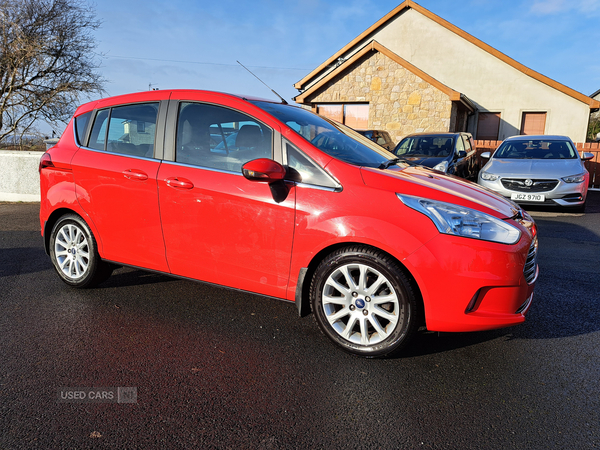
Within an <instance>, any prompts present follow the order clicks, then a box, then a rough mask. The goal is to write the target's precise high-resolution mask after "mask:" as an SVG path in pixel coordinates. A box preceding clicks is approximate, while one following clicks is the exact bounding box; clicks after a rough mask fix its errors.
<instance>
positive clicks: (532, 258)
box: [523, 236, 538, 284]
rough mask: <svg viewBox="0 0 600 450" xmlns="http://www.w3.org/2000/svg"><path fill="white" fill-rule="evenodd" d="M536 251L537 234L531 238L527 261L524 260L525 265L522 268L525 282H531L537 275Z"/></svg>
mask: <svg viewBox="0 0 600 450" xmlns="http://www.w3.org/2000/svg"><path fill="white" fill-rule="evenodd" d="M537 251H538V239H537V236H536V237H534V238H533V241H532V242H531V246H530V247H529V253H527V261H525V267H524V268H523V275H525V280H526V281H527V284H530V283H532V282H533V281H534V280H535V277H536V275H537Z"/></svg>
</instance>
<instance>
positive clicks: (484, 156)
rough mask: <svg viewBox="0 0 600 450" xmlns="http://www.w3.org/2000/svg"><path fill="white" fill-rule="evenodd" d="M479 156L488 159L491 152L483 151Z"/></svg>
mask: <svg viewBox="0 0 600 450" xmlns="http://www.w3.org/2000/svg"><path fill="white" fill-rule="evenodd" d="M481 157H482V158H483V159H490V158H491V157H492V154H491V153H490V152H483V153H482V154H481Z"/></svg>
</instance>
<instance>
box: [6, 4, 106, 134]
mask: <svg viewBox="0 0 600 450" xmlns="http://www.w3.org/2000/svg"><path fill="white" fill-rule="evenodd" d="M99 26H100V22H99V21H97V20H96V18H95V11H94V9H93V7H92V6H91V5H89V4H85V3H84V2H83V1H80V0H0V140H2V139H3V138H4V137H6V136H7V135H9V134H11V133H15V132H17V131H18V132H19V133H20V134H21V135H22V134H23V133H26V132H27V131H28V130H30V129H31V128H32V127H33V125H34V123H35V122H36V120H40V119H43V120H46V121H48V122H50V123H57V122H66V121H67V120H68V119H69V117H70V116H71V114H73V112H74V110H75V107H76V106H77V104H78V103H79V100H80V97H82V96H87V95H90V94H93V93H97V94H101V93H102V85H103V83H104V79H103V78H102V77H101V76H100V74H99V73H98V72H97V69H98V68H99V66H100V61H99V58H98V56H97V55H96V54H95V53H94V50H95V48H96V42H95V39H94V37H93V35H92V33H93V31H94V30H96V29H97V28H98V27H99Z"/></svg>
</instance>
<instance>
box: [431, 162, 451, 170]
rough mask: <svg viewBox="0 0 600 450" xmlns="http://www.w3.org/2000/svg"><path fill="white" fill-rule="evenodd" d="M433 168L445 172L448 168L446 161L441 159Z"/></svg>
mask: <svg viewBox="0 0 600 450" xmlns="http://www.w3.org/2000/svg"><path fill="white" fill-rule="evenodd" d="M433 170H439V171H440V172H446V170H448V161H442V162H441V163H439V164H437V165H436V166H435V167H434V168H433Z"/></svg>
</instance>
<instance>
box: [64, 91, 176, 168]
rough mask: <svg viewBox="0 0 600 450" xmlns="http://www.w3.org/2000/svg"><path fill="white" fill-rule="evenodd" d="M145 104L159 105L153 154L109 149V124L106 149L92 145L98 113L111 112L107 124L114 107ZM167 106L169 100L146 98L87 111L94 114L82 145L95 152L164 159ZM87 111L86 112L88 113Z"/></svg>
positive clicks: (105, 143) (106, 133)
mask: <svg viewBox="0 0 600 450" xmlns="http://www.w3.org/2000/svg"><path fill="white" fill-rule="evenodd" d="M145 104H157V105H158V112H157V115H156V125H155V130H154V152H153V155H151V156H139V155H131V154H127V153H118V152H111V151H108V150H107V143H108V141H107V139H108V131H109V127H108V126H107V128H106V131H105V137H104V149H102V150H100V149H97V148H93V147H90V139H91V137H92V130H93V128H94V125H95V123H96V119H97V117H98V114H100V113H101V112H102V111H106V110H108V111H109V113H108V117H107V119H106V120H107V124H110V119H111V112H112V109H113V108H118V107H121V106H135V105H145ZM167 106H168V100H145V101H140V102H131V103H117V104H114V105H108V106H105V107H102V108H94V109H93V110H92V111H88V112H87V113H91V114H92V115H91V119H90V120H89V121H88V124H87V130H86V134H85V140H84V142H85V145H81V147H82V148H85V149H86V150H90V151H94V152H102V153H106V154H109V155H119V156H123V157H127V158H139V159H147V160H162V159H163V157H164V137H165V123H166V116H167ZM87 113H84V114H87ZM82 115H83V114H82ZM78 117H79V116H78ZM74 126H75V125H74ZM76 131H77V130H76V128H74V132H75V133H76ZM75 138H76V139H77V135H75Z"/></svg>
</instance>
